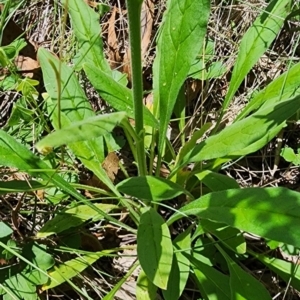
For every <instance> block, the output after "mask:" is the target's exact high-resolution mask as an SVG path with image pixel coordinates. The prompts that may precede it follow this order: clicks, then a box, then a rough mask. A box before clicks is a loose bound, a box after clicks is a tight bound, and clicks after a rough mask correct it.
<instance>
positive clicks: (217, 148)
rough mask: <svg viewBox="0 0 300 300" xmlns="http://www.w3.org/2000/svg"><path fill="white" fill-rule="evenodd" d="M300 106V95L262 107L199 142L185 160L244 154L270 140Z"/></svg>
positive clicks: (183, 162) (192, 160)
mask: <svg viewBox="0 0 300 300" xmlns="http://www.w3.org/2000/svg"><path fill="white" fill-rule="evenodd" d="M299 106H300V96H297V97H295V98H292V99H290V100H287V101H284V102H281V103H278V104H276V105H275V106H270V107H269V106H268V107H267V108H263V109H260V110H258V111H257V112H256V113H254V114H253V115H251V116H249V117H247V118H245V119H243V120H240V121H238V122H236V123H234V124H232V125H230V126H228V127H226V128H225V129H224V130H223V131H221V132H220V133H218V134H216V135H213V136H211V137H209V138H208V139H207V140H205V141H203V142H201V143H200V144H199V145H197V146H196V147H195V148H194V149H193V150H192V151H191V152H190V153H189V154H187V155H186V156H185V157H184V158H183V161H182V164H186V163H189V162H198V161H202V160H208V159H214V158H219V157H228V156H243V155H246V154H249V153H251V152H254V151H256V150H258V149H260V148H261V147H262V146H264V145H265V144H266V143H267V142H268V141H270V140H271V139H272V138H273V137H274V136H275V135H276V134H277V133H278V132H279V131H280V130H281V128H282V127H283V126H284V121H285V120H287V119H288V118H289V117H290V116H292V115H293V114H294V113H295V107H299Z"/></svg>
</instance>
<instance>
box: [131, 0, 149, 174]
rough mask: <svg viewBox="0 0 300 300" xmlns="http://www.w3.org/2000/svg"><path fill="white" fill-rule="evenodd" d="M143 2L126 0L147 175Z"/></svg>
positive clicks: (140, 149)
mask: <svg viewBox="0 0 300 300" xmlns="http://www.w3.org/2000/svg"><path fill="white" fill-rule="evenodd" d="M142 3H143V1H141V0H126V5H127V10H128V23H129V41H130V52H131V53H130V60H131V74H132V91H133V101H134V118H135V132H136V134H137V136H138V141H137V142H136V150H137V163H138V168H139V175H140V176H145V175H146V174H147V167H146V157H145V147H144V135H145V132H144V116H143V78H142V55H141V21H140V18H141V10H142Z"/></svg>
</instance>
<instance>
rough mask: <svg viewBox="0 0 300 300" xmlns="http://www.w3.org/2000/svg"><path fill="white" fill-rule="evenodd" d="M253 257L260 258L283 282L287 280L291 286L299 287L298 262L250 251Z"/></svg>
mask: <svg viewBox="0 0 300 300" xmlns="http://www.w3.org/2000/svg"><path fill="white" fill-rule="evenodd" d="M250 254H252V255H253V256H254V257H256V258H257V259H258V260H260V261H261V262H262V263H263V264H264V265H265V266H267V267H268V268H269V269H270V270H272V271H273V272H275V273H276V274H278V275H279V276H280V277H281V278H282V279H283V280H284V281H285V282H289V283H290V284H291V285H292V287H294V288H295V289H297V290H299V289H300V269H299V264H295V263H294V262H289V261H285V260H282V259H278V258H274V257H268V256H265V255H262V254H257V253H254V252H252V251H251V252H250Z"/></svg>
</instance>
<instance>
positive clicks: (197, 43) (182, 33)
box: [154, 0, 210, 154]
mask: <svg viewBox="0 0 300 300" xmlns="http://www.w3.org/2000/svg"><path fill="white" fill-rule="evenodd" d="M209 12H210V1H208V0H170V1H168V8H167V11H166V13H165V16H164V20H163V25H162V28H161V32H160V34H159V38H158V41H157V56H156V59H155V63H154V64H155V71H156V73H155V74H154V89H155V90H156V91H155V93H154V97H155V99H154V102H155V103H156V105H158V107H159V112H160V113H159V118H160V129H159V133H160V135H159V152H160V153H161V154H162V152H163V148H164V144H165V138H166V132H167V127H168V124H169V121H170V118H171V115H172V112H173V108H174V105H175V102H176V99H177V96H178V93H179V91H180V89H181V86H182V84H183V83H184V81H185V79H186V77H187V76H188V73H189V70H190V67H191V65H192V63H193V62H194V60H195V58H196V56H197V54H198V53H199V49H201V47H202V44H203V41H204V37H205V34H206V27H207V22H208V18H209Z"/></svg>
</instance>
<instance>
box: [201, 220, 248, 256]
mask: <svg viewBox="0 0 300 300" xmlns="http://www.w3.org/2000/svg"><path fill="white" fill-rule="evenodd" d="M201 226H202V228H203V229H204V230H205V232H209V233H211V234H212V235H214V236H216V237H217V238H218V239H219V240H220V241H221V243H222V244H224V245H225V246H227V247H228V248H229V249H231V250H232V251H234V252H236V253H238V254H244V253H245V252H246V241H245V238H244V236H243V234H242V232H241V231H240V230H238V229H236V228H233V227H230V226H228V225H226V224H221V223H216V222H212V221H210V220H204V219H203V220H201Z"/></svg>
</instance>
